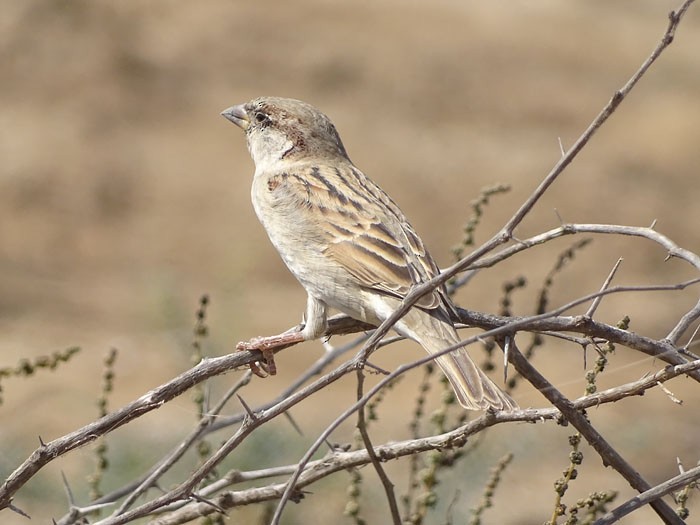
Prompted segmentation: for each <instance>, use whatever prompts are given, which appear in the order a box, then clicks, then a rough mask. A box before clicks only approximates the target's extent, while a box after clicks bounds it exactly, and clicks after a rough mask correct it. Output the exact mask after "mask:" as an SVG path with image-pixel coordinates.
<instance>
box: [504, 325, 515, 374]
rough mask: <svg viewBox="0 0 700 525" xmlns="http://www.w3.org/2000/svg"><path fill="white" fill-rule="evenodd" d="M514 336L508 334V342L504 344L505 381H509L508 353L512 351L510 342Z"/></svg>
mask: <svg viewBox="0 0 700 525" xmlns="http://www.w3.org/2000/svg"><path fill="white" fill-rule="evenodd" d="M512 337H513V336H510V335H507V336H506V343H505V344H504V345H503V382H504V383H506V382H507V381H508V354H509V353H510V342H511V340H512Z"/></svg>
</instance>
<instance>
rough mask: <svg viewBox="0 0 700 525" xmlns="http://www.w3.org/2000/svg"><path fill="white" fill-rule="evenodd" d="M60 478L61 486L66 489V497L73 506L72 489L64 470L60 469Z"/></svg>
mask: <svg viewBox="0 0 700 525" xmlns="http://www.w3.org/2000/svg"><path fill="white" fill-rule="evenodd" d="M61 478H62V479H63V488H64V489H66V496H67V497H68V503H69V504H70V506H71V507H73V506H75V498H74V497H73V491H72V490H71V489H70V485H69V484H68V478H67V477H66V474H65V472H63V471H61Z"/></svg>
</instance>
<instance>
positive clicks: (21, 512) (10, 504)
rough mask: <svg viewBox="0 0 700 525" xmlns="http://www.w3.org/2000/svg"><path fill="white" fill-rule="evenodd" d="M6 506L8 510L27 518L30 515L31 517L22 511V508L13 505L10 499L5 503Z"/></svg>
mask: <svg viewBox="0 0 700 525" xmlns="http://www.w3.org/2000/svg"><path fill="white" fill-rule="evenodd" d="M7 508H8V509H10V510H13V511H15V512H16V513H17V514H19V515H20V516H24V517H25V518H27V519H28V520H30V519H32V517H31V516H30V515H29V514H27V513H26V512H24V511H23V510H22V509H20V508H19V507H15V506H14V505H13V504H12V502H11V500H10V503H8V504H7Z"/></svg>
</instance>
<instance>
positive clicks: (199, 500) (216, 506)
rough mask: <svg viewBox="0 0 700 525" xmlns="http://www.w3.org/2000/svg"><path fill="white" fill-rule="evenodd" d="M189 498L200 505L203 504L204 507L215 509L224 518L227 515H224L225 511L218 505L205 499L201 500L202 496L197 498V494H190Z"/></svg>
mask: <svg viewBox="0 0 700 525" xmlns="http://www.w3.org/2000/svg"><path fill="white" fill-rule="evenodd" d="M190 498H191V499H193V500H195V501H198V502H200V503H204V504H205V505H209V506H210V507H212V508H214V509H216V511H217V512H219V513H221V514H223V515H224V516H228V514H227V513H226V509H224V508H223V507H221V506H220V505H217V504H216V503H214V502H213V501H211V500H209V499H207V498H203V497H202V496H199V495H197V494H190Z"/></svg>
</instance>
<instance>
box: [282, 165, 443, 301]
mask: <svg viewBox="0 0 700 525" xmlns="http://www.w3.org/2000/svg"><path fill="white" fill-rule="evenodd" d="M295 171H296V170H295ZM287 181H288V182H289V183H290V184H291V185H292V186H293V187H295V193H297V196H298V198H299V199H302V200H303V203H304V204H305V205H306V206H308V207H310V208H312V209H313V208H315V209H316V210H317V211H318V213H317V214H315V215H316V217H317V218H318V219H319V222H320V224H319V227H320V228H322V229H323V230H324V231H325V232H327V233H326V235H327V237H326V239H327V248H325V250H324V254H325V255H326V256H327V257H329V258H330V259H331V260H333V261H335V262H336V263H337V264H339V265H341V266H342V267H343V268H345V269H346V270H347V271H348V273H349V274H350V275H351V276H352V277H354V278H355V279H357V281H358V282H359V285H360V286H362V287H364V288H368V289H374V290H376V291H379V292H382V293H386V294H389V295H392V296H395V297H399V298H403V297H404V296H405V295H406V294H407V293H408V292H409V291H410V289H411V287H412V286H414V285H416V284H418V283H421V282H424V281H427V280H428V279H430V278H432V277H434V276H435V275H437V274H438V272H439V270H438V267H437V265H436V264H435V262H434V261H433V259H432V257H431V256H430V254H429V253H428V251H427V250H426V248H425V246H424V244H423V241H421V239H420V237H418V235H417V234H416V232H415V231H414V230H413V228H412V227H411V225H410V224H409V223H408V221H407V220H406V217H405V216H404V215H403V213H402V212H401V210H399V208H398V206H396V204H395V203H394V202H393V201H392V200H391V198H390V197H389V196H388V195H387V194H386V193H385V192H384V191H383V190H381V188H379V186H377V185H376V184H375V183H374V182H372V181H371V180H370V179H368V178H367V177H366V176H365V175H364V174H363V173H362V172H361V171H359V170H358V169H357V168H355V167H354V166H353V165H352V164H350V163H347V164H345V163H344V164H340V165H319V164H315V165H309V166H306V167H304V168H303V169H302V170H301V171H299V172H297V173H296V176H290V177H288V178H287ZM290 189H291V188H290ZM444 301H445V299H444V298H443V296H442V291H435V292H433V293H431V294H427V295H425V296H423V297H422V298H421V299H420V300H419V301H418V302H417V303H416V304H417V306H419V307H421V308H426V309H433V308H437V307H439V306H440V305H441V304H444Z"/></svg>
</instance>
